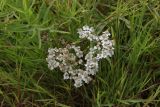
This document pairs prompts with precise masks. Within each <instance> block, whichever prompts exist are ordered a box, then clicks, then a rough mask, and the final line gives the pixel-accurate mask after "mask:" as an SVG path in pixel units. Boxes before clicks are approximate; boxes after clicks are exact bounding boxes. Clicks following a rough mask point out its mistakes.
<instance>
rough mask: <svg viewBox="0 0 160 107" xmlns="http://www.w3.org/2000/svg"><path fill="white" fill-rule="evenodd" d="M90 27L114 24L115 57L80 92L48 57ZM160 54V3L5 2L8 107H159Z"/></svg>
mask: <svg viewBox="0 0 160 107" xmlns="http://www.w3.org/2000/svg"><path fill="white" fill-rule="evenodd" d="M85 24H86V25H90V26H94V27H95V28H96V30H97V31H98V32H102V31H104V30H106V28H109V31H110V32H111V33H112V38H113V39H114V40H115V43H116V46H115V55H114V57H113V58H111V59H104V60H103V61H101V62H100V65H101V67H100V69H99V72H98V75H97V76H96V77H94V78H95V79H94V81H93V82H92V83H90V84H89V85H85V86H83V87H81V88H78V89H76V88H74V86H72V81H70V82H69V81H64V80H61V78H62V74H60V73H59V72H56V70H55V71H50V70H49V69H48V67H47V63H46V60H45V58H46V56H47V50H48V48H49V47H55V46H56V47H61V46H62V45H64V44H67V43H70V42H78V41H79V39H78V34H77V31H76V29H77V28H79V27H82V26H83V25H85ZM84 42H85V41H84ZM80 44H82V45H83V47H84V48H85V43H80ZM159 56H160V2H159V0H141V1H138V0H128V1H126V0H0V105H1V106H2V107H3V106H5V107H7V106H13V107H22V106H24V107H30V106H33V107H42V106H43V107H48V106H49V107H50V106H60V107H68V106H71V107H72V106H73V107H74V106H82V107H89V106H93V107H103V106H110V107H112V106H118V107H121V106H122V107H124V106H129V107H130V106H133V107H134V106H136V107H142V106H144V107H145V106H155V107H158V106H160V79H159V78H160V57H159Z"/></svg>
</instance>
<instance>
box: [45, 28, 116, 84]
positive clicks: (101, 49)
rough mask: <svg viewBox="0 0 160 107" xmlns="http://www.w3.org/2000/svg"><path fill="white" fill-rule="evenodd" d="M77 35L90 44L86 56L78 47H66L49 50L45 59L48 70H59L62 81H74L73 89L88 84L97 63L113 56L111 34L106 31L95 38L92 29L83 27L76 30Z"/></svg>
mask: <svg viewBox="0 0 160 107" xmlns="http://www.w3.org/2000/svg"><path fill="white" fill-rule="evenodd" d="M78 34H79V38H81V39H88V40H89V41H90V42H91V44H92V45H91V46H90V47H89V49H88V50H89V51H88V53H87V54H84V53H83V51H81V49H80V46H76V45H67V46H66V47H65V48H49V49H48V53H49V54H48V57H47V58H46V60H47V62H48V67H49V69H51V70H53V69H55V68H59V69H60V70H61V71H62V72H63V73H64V75H63V77H64V79H73V80H74V86H75V87H80V86H82V85H83V84H84V83H89V82H90V81H91V80H92V78H91V75H95V74H96V73H97V72H98V61H99V60H100V59H102V58H107V57H111V56H112V55H113V54H114V47H113V46H114V43H113V40H110V39H109V36H110V35H111V34H110V33H109V32H108V31H105V32H103V33H102V35H100V36H96V35H95V34H94V29H93V27H89V26H83V28H82V29H78Z"/></svg>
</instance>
